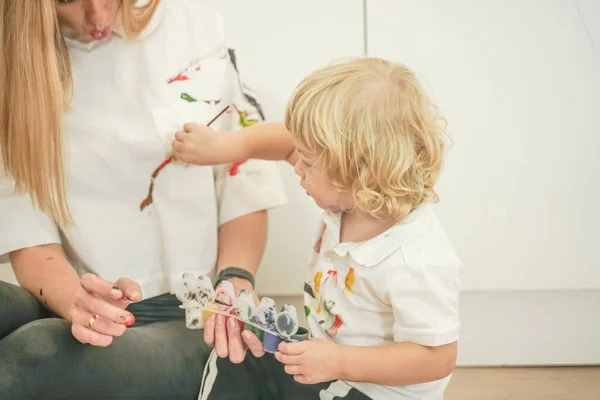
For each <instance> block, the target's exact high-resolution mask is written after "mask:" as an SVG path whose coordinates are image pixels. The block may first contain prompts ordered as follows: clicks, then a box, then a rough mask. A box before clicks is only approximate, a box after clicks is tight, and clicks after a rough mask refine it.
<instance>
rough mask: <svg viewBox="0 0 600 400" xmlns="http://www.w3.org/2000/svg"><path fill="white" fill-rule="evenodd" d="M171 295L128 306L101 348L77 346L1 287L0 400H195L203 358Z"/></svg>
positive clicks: (60, 324)
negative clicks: (127, 317) (122, 328)
mask: <svg viewBox="0 0 600 400" xmlns="http://www.w3.org/2000/svg"><path fill="white" fill-rule="evenodd" d="M179 304H180V303H179V302H178V301H177V299H176V298H175V297H174V296H172V295H163V296H158V297H155V298H152V299H148V300H144V301H142V302H140V303H136V304H131V305H130V306H129V307H128V310H129V311H131V312H132V313H133V314H134V315H135V317H136V323H135V325H133V326H132V327H130V328H128V329H127V332H125V334H124V335H123V336H121V337H119V338H115V340H114V341H113V343H112V344H111V345H110V346H108V347H105V348H104V347H94V346H91V345H84V344H81V343H79V342H78V341H77V340H76V339H75V338H74V337H73V336H72V335H71V324H70V323H69V322H67V321H66V320H64V319H60V318H56V316H54V315H52V314H51V313H50V312H49V311H48V310H47V309H46V308H45V307H43V306H42V305H41V304H39V303H38V301H37V300H36V299H35V297H33V296H32V295H31V294H29V292H27V291H26V290H25V289H22V288H20V287H18V286H15V285H11V284H9V283H6V282H2V281H0V399H19V400H21V399H76V398H81V399H145V400H149V399H194V400H195V399H197V397H198V392H199V389H200V383H201V380H202V371H203V368H204V365H205V363H206V361H207V359H208V356H209V355H210V350H211V349H210V348H209V347H208V346H206V344H205V343H204V339H203V336H202V331H201V330H190V329H187V328H186V327H185V314H184V311H183V310H182V309H180V308H178V305H179Z"/></svg>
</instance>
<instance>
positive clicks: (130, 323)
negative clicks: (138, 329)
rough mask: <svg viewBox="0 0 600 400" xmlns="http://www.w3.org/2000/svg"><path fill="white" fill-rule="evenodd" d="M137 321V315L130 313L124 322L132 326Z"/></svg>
mask: <svg viewBox="0 0 600 400" xmlns="http://www.w3.org/2000/svg"><path fill="white" fill-rule="evenodd" d="M134 323H135V317H134V316H133V314H129V315H128V316H127V318H125V322H124V323H123V325H125V326H131V325H133V324H134Z"/></svg>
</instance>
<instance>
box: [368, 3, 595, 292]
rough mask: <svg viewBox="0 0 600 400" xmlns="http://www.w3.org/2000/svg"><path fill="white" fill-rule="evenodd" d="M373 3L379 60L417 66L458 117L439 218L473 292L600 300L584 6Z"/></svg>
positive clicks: (590, 62) (591, 65)
mask: <svg viewBox="0 0 600 400" xmlns="http://www.w3.org/2000/svg"><path fill="white" fill-rule="evenodd" d="M368 3H369V8H368V23H369V25H368V26H369V31H368V32H369V53H370V55H376V56H381V57H384V58H389V59H393V60H396V61H401V62H404V63H407V64H409V65H410V66H411V67H413V68H414V69H415V70H416V71H417V72H418V73H419V74H420V75H421V76H422V78H423V80H424V81H425V82H427V84H428V85H429V86H430V87H431V89H432V92H433V93H434V95H435V97H436V99H437V100H438V102H439V105H440V106H441V109H442V111H443V113H444V114H445V115H446V116H447V118H448V121H449V132H450V134H451V135H452V137H453V139H454V141H455V146H454V148H453V149H452V150H451V152H450V155H449V159H448V163H447V166H446V169H445V171H444V175H443V178H442V180H441V182H440V186H439V189H440V194H441V197H442V202H441V204H440V206H439V214H440V218H441V219H442V222H443V224H444V225H445V226H446V228H447V229H448V231H449V234H450V236H451V238H452V240H453V242H454V243H455V245H456V246H457V247H458V250H459V252H460V254H461V255H462V257H463V258H464V261H465V263H466V265H467V267H468V272H467V274H466V276H465V283H464V288H465V289H467V290H468V289H478V290H486V289H489V290H499V289H505V290H511V289H579V288H600V268H598V266H600V261H599V259H598V253H597V243H598V238H599V237H600V236H599V234H598V229H599V227H600V211H599V208H598V205H599V204H600V184H599V183H598V182H599V178H598V176H597V173H598V171H600V158H599V157H598V151H599V150H600V128H599V126H598V123H597V116H598V112H600V63H599V60H598V58H597V57H596V53H595V51H594V48H593V46H592V45H591V43H590V40H589V38H588V34H587V32H586V30H585V27H584V24H583V23H582V20H581V18H580V16H579V14H578V11H577V7H576V3H575V2H573V1H563V0H552V1H551V0H528V1H522V0H493V1H485V2H480V1H475V0H454V1H451V2H448V1H442V0H424V1H418V2H415V1H395V0H387V1H381V0H380V1H376V0H374V1H369V2H368ZM596 4H598V3H596ZM596 8H597V7H596ZM590 11H591V10H590ZM392 16H393V17H392ZM596 22H598V19H596Z"/></svg>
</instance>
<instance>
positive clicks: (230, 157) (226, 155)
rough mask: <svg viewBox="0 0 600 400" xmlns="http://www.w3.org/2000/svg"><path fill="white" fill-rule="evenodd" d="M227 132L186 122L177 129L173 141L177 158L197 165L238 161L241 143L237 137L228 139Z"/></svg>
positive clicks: (174, 153) (174, 154)
mask: <svg viewBox="0 0 600 400" xmlns="http://www.w3.org/2000/svg"><path fill="white" fill-rule="evenodd" d="M227 139H228V138H227V135H226V134H217V133H216V132H215V131H213V130H212V129H210V128H209V127H207V126H205V125H198V124H192V123H189V124H185V125H184V126H183V131H177V133H176V134H175V140H174V141H173V156H174V157H175V159H176V160H179V161H183V162H185V163H188V164H196V165H219V164H229V163H233V162H237V161H242V160H240V159H238V158H237V157H238V154H239V153H240V145H239V143H237V140H236V139H235V138H231V140H227Z"/></svg>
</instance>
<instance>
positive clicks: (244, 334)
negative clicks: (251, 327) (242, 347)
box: [242, 331, 252, 340]
mask: <svg viewBox="0 0 600 400" xmlns="http://www.w3.org/2000/svg"><path fill="white" fill-rule="evenodd" d="M242 337H243V338H244V339H246V340H250V338H251V337H252V336H250V332H248V331H244V332H242Z"/></svg>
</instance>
